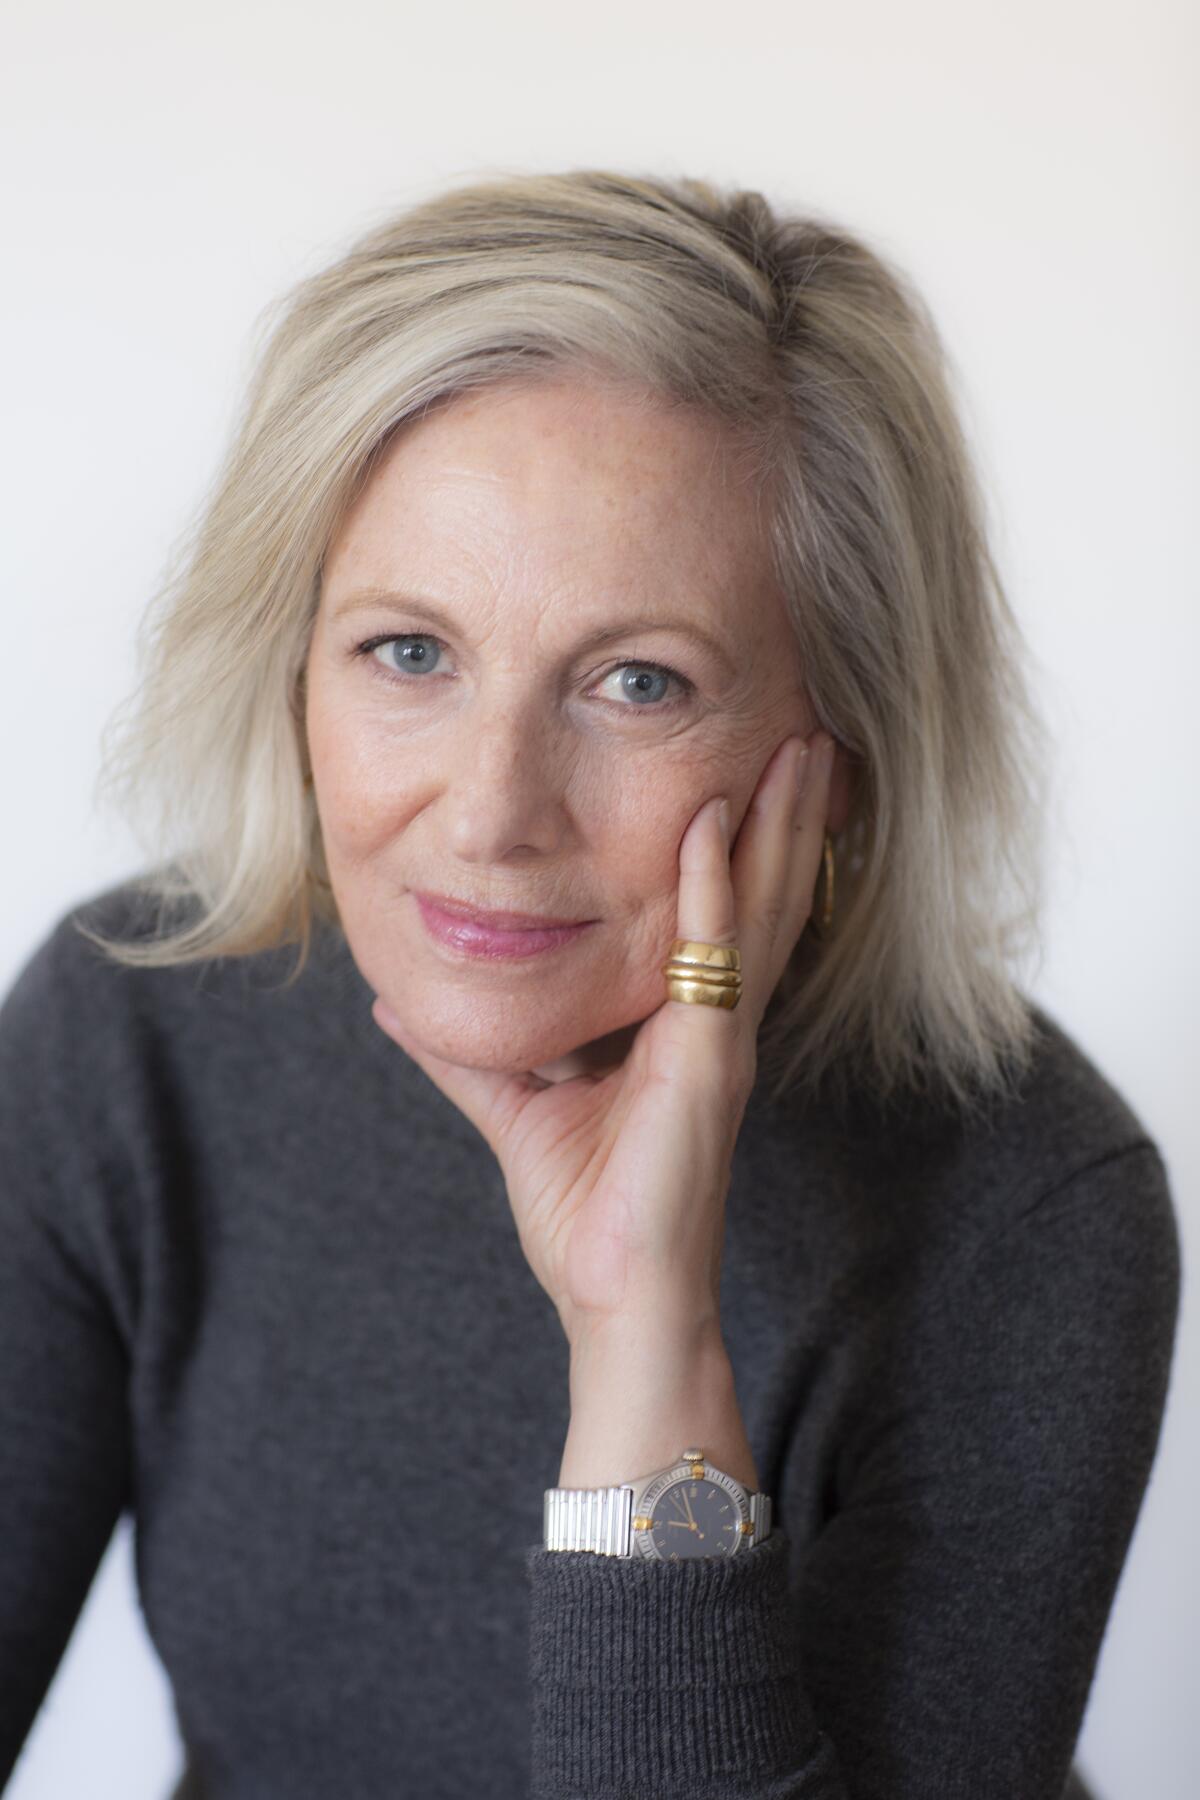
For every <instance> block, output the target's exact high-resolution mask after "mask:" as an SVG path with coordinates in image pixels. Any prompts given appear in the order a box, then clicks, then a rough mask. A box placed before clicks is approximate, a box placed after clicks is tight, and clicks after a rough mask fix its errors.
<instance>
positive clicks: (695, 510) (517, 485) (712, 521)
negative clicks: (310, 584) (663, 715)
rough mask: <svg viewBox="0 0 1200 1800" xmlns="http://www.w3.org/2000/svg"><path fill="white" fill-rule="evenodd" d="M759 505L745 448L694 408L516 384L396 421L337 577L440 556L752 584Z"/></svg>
mask: <svg viewBox="0 0 1200 1800" xmlns="http://www.w3.org/2000/svg"><path fill="white" fill-rule="evenodd" d="M763 510H764V509H763V506H762V504H761V500H760V488H759V483H758V481H757V479H756V472H755V465H754V462H753V459H752V457H751V455H750V453H749V450H748V447H747V445H746V444H745V443H744V441H742V440H741V439H740V438H739V437H738V436H737V435H736V434H735V433H734V432H733V431H732V430H731V428H730V427H729V426H728V425H726V424H724V423H723V422H722V421H720V420H717V419H715V418H713V417H712V416H711V415H710V414H707V413H705V412H702V411H700V410H699V409H698V408H694V407H684V406H681V405H677V404H673V403H671V402H669V401H667V400H664V399H662V398H660V397H658V396H654V395H649V394H646V393H645V392H643V391H640V390H637V389H633V388H631V387H622V386H618V385H616V384H612V383H605V382H600V381H596V380H584V379H576V378H566V377H563V378H543V379H540V380H538V381H536V382H533V383H520V384H517V383H513V382H506V383H504V384H497V385H495V386H493V387H489V388H484V389H482V390H479V391H475V392H471V393H466V394H458V395H454V396H452V397H450V398H449V399H448V400H446V401H444V402H440V403H439V404H438V405H437V406H435V407H434V408H433V409H432V410H431V411H430V412H428V413H427V414H425V415H424V416H422V417H420V418H418V419H415V420H410V421H407V422H406V423H405V424H404V425H403V426H401V427H400V428H399V429H398V430H397V431H396V432H395V434H394V435H393V437H392V439H391V441H390V442H389V443H388V445H387V446H386V448H385V450H384V451H383V453H382V455H381V456H380V457H379V459H378V460H377V462H376V464H375V466H374V468H373V470H372V472H371V474H370V476H369V477H368V479H367V481H366V483H365V485H364V486H363V488H362V490H361V491H360V493H359V495H358V497H357V499H356V501H355V502H354V504H353V506H352V507H351V508H350V509H349V511H348V512H347V514H346V515H345V517H344V518H343V520H342V522H341V524H340V526H339V529H338V532H337V533H336V534H335V536H334V539H333V542H332V544H331V546H330V550H329V554H328V555H327V557H326V565H325V567H326V580H327V583H329V584H335V583H336V584H337V585H340V584H341V579H342V578H343V577H346V576H356V575H363V576H368V577H369V578H371V579H380V580H383V579H392V578H397V579H398V578H400V577H401V576H403V575H404V574H405V573H406V572H408V571H410V570H411V569H412V565H413V564H414V562H417V563H421V562H423V561H426V560H427V559H428V558H429V557H430V556H436V557H437V559H438V562H439V564H440V565H441V566H443V567H444V565H445V564H446V562H447V560H449V561H450V562H451V563H453V562H455V561H459V562H463V561H465V562H467V563H478V562H479V560H480V559H482V560H484V561H487V560H488V559H491V560H493V561H497V560H498V561H499V562H500V563H502V564H503V565H504V566H512V565H513V564H514V563H520V564H521V566H522V567H523V568H526V569H527V570H528V569H532V570H536V569H537V568H538V567H539V565H543V564H545V563H546V560H547V559H549V560H550V562H551V563H553V564H554V565H556V566H558V567H561V568H563V569H564V571H566V570H570V569H572V568H574V569H582V568H584V567H586V566H587V565H588V564H589V563H591V564H595V563H596V561H597V560H599V561H600V562H602V563H603V564H605V565H606V566H607V567H609V568H610V569H611V570H613V571H614V572H616V571H617V570H619V569H625V570H626V571H629V572H632V571H635V570H636V571H638V572H639V573H641V574H645V573H647V572H648V571H653V570H654V569H657V570H658V571H659V573H660V576H661V577H662V578H664V579H665V578H667V576H668V575H669V572H670V571H671V570H678V571H680V573H681V574H683V576H684V577H685V579H686V580H687V581H688V582H694V581H695V580H696V579H697V578H698V577H700V576H701V575H703V576H704V577H705V578H706V579H707V580H709V581H715V582H717V583H718V584H719V585H722V586H723V585H725V584H727V583H728V582H729V581H730V580H731V579H736V580H737V581H738V582H739V584H740V583H743V582H745V581H747V580H755V579H758V578H760V577H761V575H762V572H763V564H764V551H763ZM380 564H382V565H386V566H385V567H377V566H371V567H368V565H380ZM399 565H402V566H399ZM672 585H673V583H672Z"/></svg>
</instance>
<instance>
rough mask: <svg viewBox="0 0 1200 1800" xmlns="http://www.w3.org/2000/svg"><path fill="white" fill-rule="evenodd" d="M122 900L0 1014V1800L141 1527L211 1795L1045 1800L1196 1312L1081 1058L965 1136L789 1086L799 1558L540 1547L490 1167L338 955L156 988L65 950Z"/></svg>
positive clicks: (744, 1367) (534, 1417)
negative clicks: (383, 1026) (1174, 1368)
mask: <svg viewBox="0 0 1200 1800" xmlns="http://www.w3.org/2000/svg"><path fill="white" fill-rule="evenodd" d="M131 894H132V889H131V887H130V886H129V885H128V884H126V885H123V886H118V887H115V888H110V889H108V890H107V891H106V892H104V893H103V894H98V895H94V896H92V897H91V899H90V900H89V901H88V902H87V903H86V904H84V905H83V906H81V907H80V908H79V909H73V910H72V911H70V912H68V913H66V914H64V915H63V917H62V918H61V919H60V920H59V921H58V923H57V925H56V927H55V928H54V929H53V930H52V931H51V932H49V933H48V934H47V936H46V938H45V939H44V940H43V941H42V943H41V944H40V945H39V946H38V947H37V949H36V950H35V952H34V953H33V955H32V956H31V957H30V959H29V960H28V962H27V963H26V965H25V967H24V968H23V970H22V972H21V974H20V976H19V978H18V979H17V981H16V983H15V984H14V985H13V986H12V988H11V989H10V991H9V993H8V996H7V998H6V1000H5V1002H4V1004H3V1007H2V1009H0V1169H2V1180H0V1232H2V1240H3V1257H2V1258H0V1504H2V1508H3V1511H2V1519H3V1530H2V1531H0V1783H2V1782H3V1780H4V1779H5V1778H6V1777H7V1775H8V1772H9V1770H10V1769H11V1768H12V1765H13V1763H14V1761H15V1759H16V1757H17V1755H18V1753H19V1751H20V1748H21V1745H22V1743H23V1741H24V1739H25V1737H26V1734H27V1732H28V1730H29V1727H30V1724H31V1722H32V1720H33V1718H34V1716H35V1714H36V1711H37V1709H38V1706H39V1705H40V1703H41V1700H42V1697H43V1695H44V1693H45V1691H46V1688H47V1685H48V1683H49V1681H50V1679H51V1677H52V1675H53V1674H54V1671H55V1668H56V1666H57V1664H58V1662H59V1659H60V1657H61V1655H62V1652H63V1649H64V1647H65V1645H66V1643H67V1640H68V1637H69V1636H70V1633H71V1630H72V1627H73V1625H74V1623H75V1620H76V1618H77V1616H78V1613H79V1610H80V1607H81V1606H82V1603H83V1601H84V1599H85V1596H86V1594H87V1592H88V1587H89V1584H90V1582H91V1580H92V1577H93V1575H94V1573H95V1570H96V1566H97V1563H98V1561H99V1559H100V1557H101V1555H102V1554H103V1552H104V1549H105V1547H106V1545H107V1543H108V1540H109V1537H110V1534H111V1533H112V1531H113V1528H114V1525H115V1523H116V1521H117V1519H118V1517H119V1515H120V1514H121V1512H122V1509H124V1508H129V1509H130V1510H131V1511H132V1514H133V1517H134V1520H135V1522H136V1546H137V1576H138V1584H139V1592H140V1598H141V1605H142V1608H143V1611H144V1618H145V1623H146V1627H147V1629H148V1631H149V1634H150V1637H151V1639H152V1640H153V1643H154V1645H155V1647H156V1649H157V1651H158V1653H159V1655H160V1656H161V1658H162V1662H163V1665H164V1667H165V1669H166V1671H167V1674H168V1676H169V1678H170V1681H171V1684H172V1688H173V1692H174V1696H175V1701H176V1706H177V1709H178V1720H179V1728H180V1732H181V1735H182V1738H183V1742H184V1744H185V1745H186V1747H187V1751H188V1757H189V1765H190V1769H191V1773H190V1774H189V1777H188V1781H187V1785H186V1792H187V1793H188V1794H189V1795H190V1794H192V1793H195V1794H202V1795H204V1796H211V1797H212V1800H326V1797H328V1800H334V1797H336V1800H376V1797H377V1796H378V1797H379V1800H383V1797H384V1796H387V1797H388V1800H395V1797H396V1796H404V1795H413V1796H418V1797H419V1800H438V1797H439V1796H445V1797H446V1800H465V1797H470V1800H493V1797H494V1800H518V1797H519V1796H522V1795H525V1794H532V1795H535V1796H537V1797H538V1800H549V1797H550V1796H553V1797H554V1800H574V1797H580V1800H582V1797H584V1796H586V1797H587V1800H651V1797H659V1800H661V1797H667V1796H676V1795H679V1796H683V1795H687V1796H689V1797H690V1800H698V1797H699V1796H718V1795H720V1796H734V1795H736V1796H745V1797H747V1800H748V1797H750V1796H754V1797H755V1800H817V1797H818V1796H820V1797H821V1800H850V1797H853V1800H932V1797H937V1800H943V1797H944V1800H957V1797H958V1796H961V1797H962V1800H1057V1796H1059V1795H1060V1794H1061V1793H1062V1791H1063V1787H1064V1783H1065V1782H1066V1781H1067V1778H1068V1771H1069V1767H1070V1764H1071V1757H1072V1751H1073V1747H1074V1745H1075V1742H1076V1737H1077V1733H1078V1730H1079V1727H1080V1723H1081V1720H1082V1717H1083V1712H1084V1707H1085V1702H1086V1700H1087V1696H1088V1691H1089V1686H1090V1683H1091V1680H1092V1676H1093V1672H1094V1669H1095V1665H1096V1661H1097V1656H1098V1652H1099V1649H1100V1644H1101V1640H1102V1637H1103V1634H1104V1630H1105V1624H1106V1621H1107V1618H1108V1615H1109V1610H1110V1606H1111V1603H1112V1600H1113V1596H1114V1591H1115V1588H1116V1584H1117V1580H1118V1577H1119V1575H1120V1573H1121V1568H1122V1564H1123V1561H1124V1558H1125V1555H1126V1551H1127V1548H1128V1545H1129V1541H1130V1536H1131V1533H1132V1531H1133V1527H1134V1524H1135V1522H1136V1519H1137V1516H1138V1512H1139V1508H1140V1505H1141V1501H1142V1496H1143V1493H1144V1490H1145V1487H1146V1483H1147V1480H1148V1477H1149V1474H1150V1470H1151V1466H1152V1463H1153V1459H1154V1455H1155V1450H1156V1446H1157V1442H1158V1436H1159V1428H1160V1421H1161V1417H1162V1412H1163V1407H1164V1402H1165V1398H1166V1394H1167V1387H1168V1377H1169V1372H1170V1365H1171V1357H1172V1350H1173V1342H1174V1331H1175V1321H1176V1314H1177V1308H1178V1302H1179V1286H1180V1262H1179V1238H1178V1232H1177V1223H1176V1216H1175V1212H1174V1208H1173V1204H1172V1199H1171V1195H1170V1191H1169V1187H1168V1183H1167V1178H1166V1175H1165V1173H1164V1167H1163V1163H1162V1161H1161V1160H1160V1156H1159V1153H1158V1150H1157V1149H1156V1147H1155V1145H1154V1143H1153V1142H1151V1141H1150V1139H1149V1138H1148V1137H1147V1134H1146V1131H1145V1129H1144V1128H1143V1126H1142V1124H1141V1122H1140V1121H1139V1120H1138V1118H1137V1117H1136V1116H1135V1115H1134V1113H1133V1112H1132V1111H1131V1110H1130V1108H1129V1106H1128V1105H1127V1104H1126V1103H1125V1102H1124V1101H1123V1100H1122V1098H1121V1097H1120V1096H1119V1095H1118V1094H1117V1093H1115V1092H1114V1090H1113V1089H1112V1087H1111V1086H1110V1085H1109V1084H1108V1083H1107V1082H1106V1081H1105V1079H1104V1078H1103V1076H1102V1075H1101V1074H1100V1073H1099V1072H1098V1071H1097V1069H1096V1068H1095V1067H1094V1065H1093V1064H1092V1063H1091V1062H1090V1061H1089V1060H1088V1059H1087V1058H1086V1057H1085V1055H1084V1054H1083V1052H1082V1051H1081V1050H1080V1049H1079V1048H1078V1047H1077V1046H1076V1045H1075V1044H1074V1043H1073V1042H1072V1041H1071V1039H1070V1038H1069V1037H1067V1036H1066V1035H1065V1034H1064V1033H1063V1031H1062V1030H1061V1028H1060V1027H1058V1026H1057V1025H1056V1024H1055V1023H1053V1022H1052V1021H1051V1020H1050V1019H1049V1018H1048V1017H1047V1016H1046V1015H1045V1014H1044V1013H1039V1015H1038V1020H1039V1034H1040V1038H1039V1053H1038V1058H1037V1063H1036V1068H1035V1071H1034V1073H1033V1075H1032V1077H1031V1079H1030V1080H1029V1081H1028V1082H1027V1083H1026V1086H1025V1089H1024V1091H1023V1093H1022V1095H1021V1098H1020V1100H1019V1101H1018V1102H1015V1103H1010V1104H1006V1105H1005V1106H1003V1107H1002V1108H998V1109H996V1111H995V1112H994V1114H993V1116H992V1117H991V1118H990V1119H988V1120H987V1121H986V1122H985V1123H984V1124H977V1125H973V1126H971V1127H969V1128H964V1127H963V1126H962V1125H961V1124H958V1123H956V1122H955V1121H954V1120H953V1119H952V1118H949V1117H947V1116H939V1115H936V1114H934V1113H932V1112H929V1111H928V1110H927V1109H926V1110H922V1109H918V1108H916V1107H913V1106H910V1107H909V1108H907V1109H906V1110H904V1111H895V1110H893V1111H891V1112H890V1113H888V1114H882V1113H881V1112H879V1111H878V1110H877V1109H876V1107H875V1106H874V1104H873V1103H872V1102H871V1101H870V1100H869V1099H867V1098H862V1099H860V1100H858V1101H856V1102H855V1103H854V1104H853V1105H852V1106H851V1107H850V1108H849V1109H848V1110H844V1111H842V1112H835V1111H834V1110H833V1108H832V1107H831V1106H826V1105H825V1104H824V1103H823V1102H820V1101H814V1102H812V1103H810V1104H808V1105H805V1106H798V1105H796V1104H794V1103H789V1104H775V1103H772V1102H770V1101H769V1100H768V1099H767V1097H766V1095H765V1094H764V1092H763V1091H762V1084H761V1083H760V1087H759V1089H758V1090H757V1091H756V1092H755V1094H754V1096H753V1098H752V1100H751V1103H750V1106H749V1108H748V1110H747V1113H746V1117H745V1121H744V1123H743V1127H742V1131H741V1135H740V1137H739V1140H738V1145H737V1151H736V1156H735V1165H734V1171H733V1179H732V1185H731V1189H730V1193H729V1198H728V1207H727V1237H726V1250H725V1263H724V1274H723V1284H722V1318H723V1326H724V1333H725V1339H726V1343H727V1345H728V1348H729V1353H730V1356H731V1358H732V1362H733V1366H734V1372H735V1375H736V1379H737V1388H738V1395H739V1399H740V1402H741V1406H742V1410H743V1413H744V1414H745V1417H746V1421H747V1427H748V1431H749V1436H750V1441H751V1445H752V1448H753V1451H754V1457H755V1462H756V1464H757V1466H758V1470H759V1473H760V1477H761V1481H762V1485H763V1487H764V1489H765V1491H766V1492H768V1493H769V1494H770V1495H771V1496H772V1498H773V1501H774V1507H775V1524H776V1531H775V1534H774V1535H773V1536H772V1537H771V1538H770V1539H768V1540H767V1541H766V1542H765V1543H764V1544H762V1545H760V1546H759V1547H757V1548H756V1549H754V1550H748V1551H745V1552H739V1554H738V1555H737V1556H735V1557H734V1558H733V1559H732V1560H730V1561H725V1560H714V1561H704V1560H701V1561H688V1562H681V1563H677V1564H672V1563H659V1562H644V1561H638V1562H624V1561H617V1560H614V1559H611V1558H608V1557H603V1556H598V1555H592V1554H590V1553H586V1552H571V1553H555V1552H549V1551H544V1550H542V1549H541V1548H540V1547H539V1544H540V1536H541V1527H542V1493H543V1489H544V1488H546V1487H547V1486H551V1485H553V1484H554V1483H555V1481H556V1480H557V1476H558V1467H559V1460H560V1457H561V1453H562V1448H563V1442H564V1438H565V1435H566V1430H567V1422H568V1391H567V1373H568V1348H567V1344H566V1341H565V1339H564V1337H563V1335H562V1332H561V1329H560V1327H559V1323H558V1319H557V1317H556V1315H555V1313H554V1311H553V1308H552V1306H551V1305H550V1302H549V1301H548V1299H547V1298H546V1295H545V1294H544V1293H543V1291H542V1289H541V1288H540V1287H539V1286H538V1284H537V1282H536V1280H535V1279H534V1276H533V1274H532V1273H531V1271H530V1269H529V1267H528V1265H527V1263H526V1261H525V1258H524V1256H523V1254H522V1252H521V1249H520V1246H519V1243H518V1241H517V1236H516V1230H515V1227H514V1225H513V1221H512V1215H511V1212H510V1210H509V1206H508V1201H507V1197H506V1194H505V1190H504V1185H503V1181H502V1178H501V1175H500V1171H499V1167H498V1164H497V1163H496V1161H495V1158H494V1157H493V1155H492V1154H491V1152H490V1150H489V1149H488V1147H487V1145H486V1143H485V1142H484V1140H483V1139H482V1137H481V1136H480V1135H479V1134H478V1132H477V1131H476V1130H475V1128H474V1127H473V1126H472V1125H471V1124H470V1123H469V1122H468V1121H467V1120H466V1119H465V1118H464V1116H463V1115H462V1114H461V1113H459V1111H458V1110H457V1108H456V1107H455V1106H454V1105H453V1104H452V1103H451V1102H450V1101H449V1100H447V1099H446V1098H445V1096H444V1095H443V1094H442V1093H441V1092H440V1090H439V1089H438V1088H437V1087H436V1086H435V1085H434V1084H433V1083H432V1082H431V1081H430V1080H429V1079H428V1077H427V1076H426V1075H425V1074H424V1073H423V1072H422V1071H421V1070H420V1069H419V1068H418V1067H417V1065H416V1064H414V1063H413V1062H411V1061H410V1060H409V1059H408V1058H407V1057H406V1056H405V1055H404V1053H403V1052H402V1051H401V1050H400V1049H399V1048H398V1047H397V1046H396V1045H395V1044H394V1043H393V1042H392V1041H391V1040H390V1039H388V1038H387V1037H385V1036H384V1035H383V1033H382V1032H380V1031H379V1029H378V1027H377V1026H376V1025H375V1023H374V1021H373V1020H372V1018H371V1016H370V1005H371V1001H372V998H373V995H372V992H371V990H370V988H369V987H368V985H367V983H366V982H365V981H364V980H363V978H362V976H361V974H360V973H359V971H358V969H357V967H356V966H355V964H354V962H353V960H352V958H351V957H350V955H349V953H348V950H347V948H346V946H345V944H344V941H343V940H342V939H341V938H340V936H339V935H338V934H336V933H334V932H327V933H325V934H324V936H323V937H322V939H321V940H320V948H319V953H318V956H317V958H316V959H315V960H314V961H313V962H311V963H310V964H309V966H308V967H307V968H306V969H305V971H304V973H303V974H302V976H301V977H300V979H299V981H298V982H297V983H296V984H295V985H294V986H293V987H292V988H290V989H285V988H283V987H282V985H281V983H282V981H283V978H284V977H285V975H286V974H287V973H288V971H289V969H290V968H291V967H292V965H293V962H294V958H295V950H294V948H293V949H287V950H282V951H279V952H275V953H272V954H270V955H263V956H257V957H253V958H249V959H241V960H228V961H222V962H209V963H208V964H206V965H204V966H203V968H197V967H196V966H195V965H193V966H192V967H185V968H175V969H171V970H167V971H158V972H148V971H133V970H129V969H126V968H123V967H121V966H119V965H117V964H115V963H114V962H112V961H111V960H109V959H106V958H105V957H104V956H103V955H102V954H101V953H100V952H99V951H98V950H97V949H96V948H95V947H94V946H93V945H92V944H90V943H89V942H88V941H87V940H85V939H84V938H83V937H82V936H81V935H80V934H79V933H78V932H77V931H76V930H75V929H74V926H73V919H74V917H76V916H82V917H85V918H87V919H88V920H90V921H91V922H92V923H93V924H97V925H100V926H102V927H103V928H104V929H106V930H108V931H112V930H113V929H120V930H122V931H126V930H128V929H129V927H130V925H131V923H132V922H133V914H132V912H131V904H130V903H131ZM649 1373H650V1372H649V1371H648V1374H649ZM641 1473H643V1471H641V1470H633V1469H631V1470H630V1471H629V1474H630V1475H631V1476H633V1475H636V1474H641Z"/></svg>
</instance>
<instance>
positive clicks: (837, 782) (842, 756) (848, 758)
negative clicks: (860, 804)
mask: <svg viewBox="0 0 1200 1800" xmlns="http://www.w3.org/2000/svg"><path fill="white" fill-rule="evenodd" d="M858 775H859V769H858V758H857V757H855V756H852V755H851V753H850V752H849V751H848V750H847V749H846V746H845V745H844V744H841V743H837V742H835V745H834V752H833V772H832V774H831V775H830V778H829V812H828V830H829V833H830V836H831V837H836V835H837V833H838V832H839V831H842V830H843V829H844V828H845V824H846V820H847V819H848V818H849V816H850V808H851V807H852V806H853V804H854V797H855V794H856V793H857V791H858Z"/></svg>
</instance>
